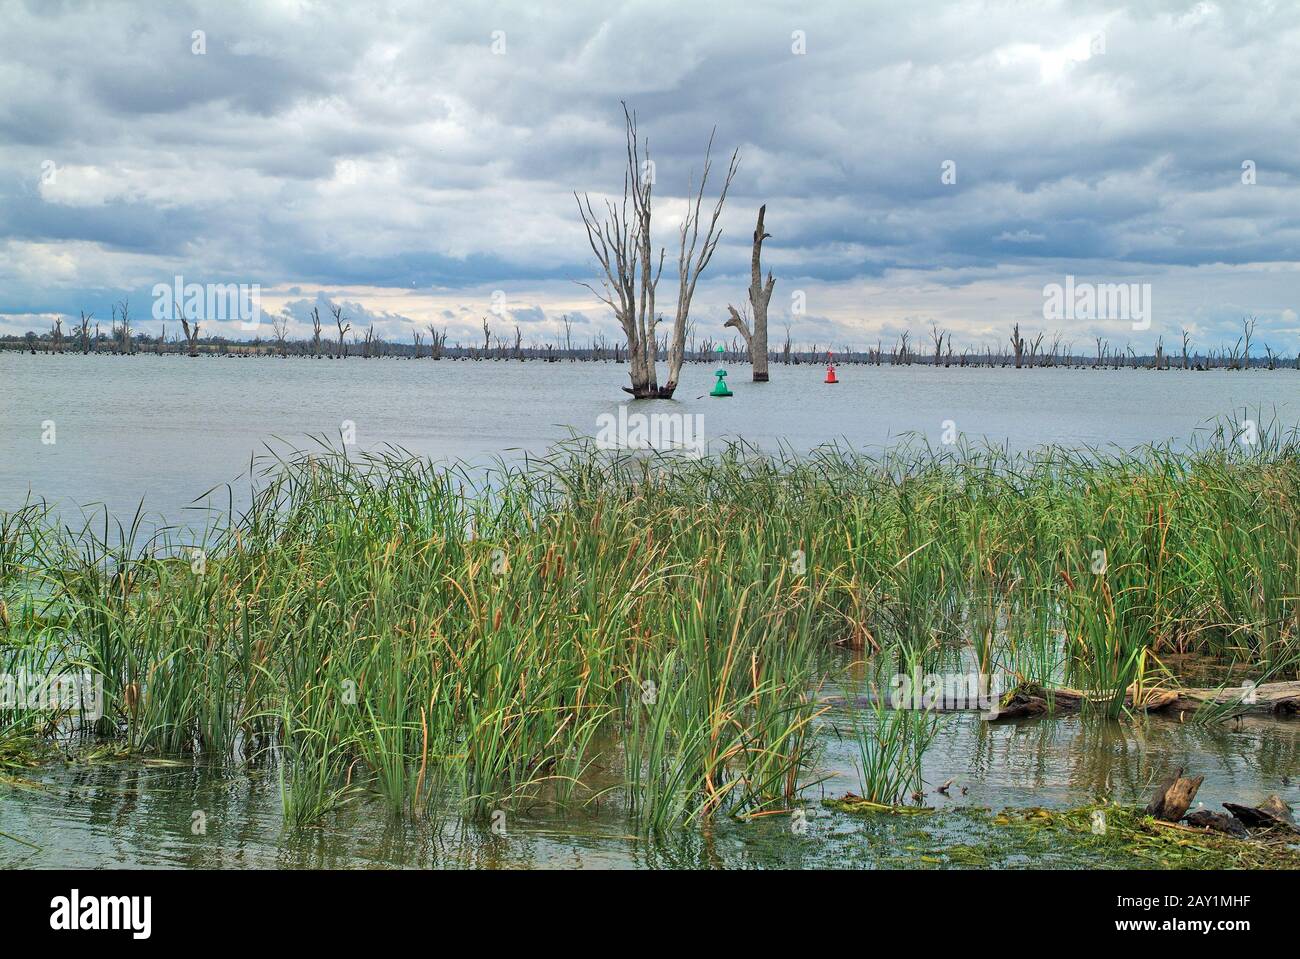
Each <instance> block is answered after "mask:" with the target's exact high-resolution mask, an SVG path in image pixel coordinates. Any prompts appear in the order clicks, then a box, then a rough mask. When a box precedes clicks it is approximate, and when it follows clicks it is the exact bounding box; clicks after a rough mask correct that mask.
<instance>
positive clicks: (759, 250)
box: [726, 204, 788, 383]
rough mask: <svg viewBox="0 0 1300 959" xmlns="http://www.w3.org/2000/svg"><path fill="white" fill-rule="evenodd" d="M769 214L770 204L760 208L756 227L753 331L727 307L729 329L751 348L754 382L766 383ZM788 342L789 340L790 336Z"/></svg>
mask: <svg viewBox="0 0 1300 959" xmlns="http://www.w3.org/2000/svg"><path fill="white" fill-rule="evenodd" d="M766 213H767V204H763V206H760V207H759V208H758V225H757V226H756V227H754V253H753V256H752V257H750V261H749V305H750V307H751V308H752V309H753V311H754V329H753V332H750V329H749V325H748V324H747V323H746V322H745V318H744V317H743V316H741V314H739V313H737V312H736V308H735V307H734V306H731V305H728V306H727V310H728V311H729V312H730V313H731V319H729V320H727V323H726V325H727V326H734V327H735V328H736V329H737V330H738V331H739V332H740V335H741V337H743V338H744V340H745V346H746V347H747V348H748V349H749V362H750V363H752V364H753V366H754V382H755V383H766V382H767V304H768V302H769V301H770V300H771V299H772V287H773V286H774V285H775V284H776V280H774V279H772V271H771V270H768V271H767V283H766V284H765V283H764V282H763V265H762V262H761V257H762V255H763V241H764V240H765V239H767V238H768V237H769V236H771V235H772V234H770V233H764V232H763V216H764V214H766ZM787 339H788V337H787Z"/></svg>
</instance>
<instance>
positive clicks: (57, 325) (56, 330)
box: [50, 316, 63, 353]
mask: <svg viewBox="0 0 1300 959" xmlns="http://www.w3.org/2000/svg"><path fill="white" fill-rule="evenodd" d="M50 335H51V336H52V338H53V339H54V352H55V353H62V352H63V318H62V317H58V316H56V317H55V318H54V326H53V327H51V328H50Z"/></svg>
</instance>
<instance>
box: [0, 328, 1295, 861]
mask: <svg viewBox="0 0 1300 959" xmlns="http://www.w3.org/2000/svg"><path fill="white" fill-rule="evenodd" d="M710 370H711V367H706V366H688V367H687V369H686V371H685V373H684V384H683V386H682V388H681V390H680V392H679V396H680V400H679V401H676V402H671V403H670V402H658V401H656V402H653V403H641V404H638V405H637V406H636V409H637V410H639V411H641V410H644V411H655V410H664V411H674V412H684V413H691V414H695V413H698V414H700V415H702V416H703V418H704V419H703V428H704V433H705V436H706V437H707V438H708V439H710V440H712V441H717V440H720V439H723V438H727V437H743V438H744V439H745V440H747V441H749V442H751V443H756V444H759V445H762V446H765V447H773V446H776V445H777V444H780V443H784V444H788V445H789V446H790V447H792V448H793V449H795V450H806V449H808V448H810V447H812V446H815V445H817V444H820V443H823V442H827V441H832V440H836V439H842V440H845V441H847V442H848V443H850V444H851V445H854V446H857V447H879V446H883V445H885V444H888V443H890V442H891V441H892V440H896V439H897V438H899V437H900V436H902V435H903V434H907V433H917V434H920V435H921V436H923V437H924V438H926V439H928V440H929V441H930V442H931V443H934V444H936V445H938V444H939V443H940V442H941V434H942V431H943V429H944V427H945V422H944V421H945V420H951V421H953V424H954V426H955V428H956V429H957V430H959V431H960V432H962V433H963V434H965V436H966V437H967V438H968V439H971V440H975V439H979V438H986V439H988V440H990V441H993V442H996V443H999V444H1006V445H1008V446H1009V447H1011V448H1012V449H1027V448H1030V447H1034V446H1038V445H1041V444H1045V443H1053V444H1060V445H1064V446H1071V447H1080V446H1104V445H1115V446H1119V447H1124V448H1128V447H1132V446H1135V445H1138V444H1142V443H1147V442H1160V441H1166V440H1170V441H1174V442H1175V443H1185V442H1187V441H1188V440H1189V439H1190V438H1192V437H1193V436H1194V434H1195V431H1196V430H1197V429H1198V428H1201V427H1204V426H1205V425H1206V424H1207V423H1209V422H1210V421H1213V420H1215V419H1217V418H1221V417H1226V416H1232V415H1234V414H1235V415H1237V416H1241V415H1243V411H1246V415H1251V416H1259V417H1260V419H1261V421H1264V422H1267V421H1268V420H1269V419H1271V418H1276V420H1277V421H1278V422H1279V423H1280V424H1281V425H1283V426H1286V427H1292V426H1295V425H1297V424H1298V423H1300V390H1298V389H1297V386H1300V374H1297V373H1296V372H1295V371H1290V370H1288V371H1278V372H1274V373H1267V372H1262V371H1255V372H1252V373H1249V374H1234V373H1226V372H1212V373H1203V374H1184V373H1180V372H1162V373H1158V374H1157V373H1151V372H1147V371H1129V370H1125V371H1118V372H1117V371H1091V370H1064V369H1055V370H1033V371H1015V370H1003V369H992V370H989V369H966V370H962V369H959V368H952V369H930V368H928V367H900V368H891V367H880V368H872V367H857V366H850V367H842V368H841V370H840V379H841V382H840V384H839V385H837V386H826V385H824V384H822V383H821V377H822V371H821V370H820V369H819V368H814V367H806V366H805V367H793V368H785V367H778V368H776V369H775V370H774V372H773V377H774V382H772V383H769V384H766V385H755V384H751V383H748V382H747V381H746V374H745V371H744V370H743V369H736V370H733V371H732V375H731V376H730V377H729V379H730V380H731V386H732V389H733V390H734V391H735V394H736V395H735V396H734V397H733V398H731V399H729V400H726V401H718V400H712V399H708V398H703V397H702V394H704V393H706V392H707V390H708V389H709V386H710V385H711V383H712V375H711V372H710ZM625 371H626V368H625V367H621V366H618V365H615V364H612V363H599V364H592V363H585V364H584V363H577V364H568V363H561V364H553V365H548V364H543V363H537V362H533V363H524V364H520V363H511V362H484V363H470V362H451V361H442V362H439V363H434V362H432V361H429V360H424V361H420V362H414V361H402V360H372V361H363V360H360V359H352V360H349V361H346V362H338V361H324V360H322V361H315V362H312V361H303V360H288V361H279V360H274V359H257V360H234V359H227V360H223V359H215V358H213V359H197V360H190V359H188V358H184V357H174V356H169V357H157V356H149V355H145V356H138V357H133V358H130V359H127V358H115V357H109V356H98V357H83V356H73V355H69V356H62V357H52V356H36V357H31V356H22V355H18V354H12V353H3V354H0V509H4V508H12V507H14V506H16V505H18V504H20V503H21V502H22V501H23V499H24V498H25V497H26V496H28V495H29V493H32V494H35V495H38V496H44V497H47V498H50V499H52V500H55V501H57V502H59V503H61V504H64V505H65V506H66V505H68V504H76V505H78V506H86V505H89V504H93V503H103V504H106V505H107V506H108V507H109V508H110V509H111V510H112V511H113V512H115V513H117V514H119V515H123V514H126V515H128V516H129V514H130V513H131V512H133V511H134V509H135V507H136V505H137V503H138V502H139V501H140V499H141V497H143V498H144V504H145V507H146V508H147V509H148V510H151V511H153V512H154V513H155V514H158V515H161V516H163V517H165V518H166V519H167V520H168V521H171V522H178V521H182V520H183V519H185V517H186V513H185V507H186V505H187V504H189V503H190V502H191V501H192V500H193V499H194V497H195V496H196V495H197V494H200V493H202V492H203V491H204V490H207V489H209V488H211V487H214V486H217V485H219V484H221V483H224V482H230V481H236V480H238V478H239V477H240V476H241V475H242V474H244V473H246V471H247V469H248V463H249V458H250V457H251V456H253V455H256V454H257V453H259V452H263V451H264V450H265V446H264V444H267V443H271V444H272V445H276V446H277V448H281V449H283V448H285V446H288V445H297V446H301V445H303V443H304V442H305V440H306V438H307V437H308V436H309V435H312V434H316V435H320V434H327V435H334V436H337V434H338V431H339V429H340V425H341V423H342V422H343V421H344V420H351V421H353V422H354V423H355V424H356V431H357V446H358V448H360V449H377V448H380V447H382V446H384V445H385V444H392V445H395V446H400V447H403V448H405V449H408V450H410V451H411V452H414V453H419V454H423V455H427V456H431V457H434V458H438V459H446V460H450V459H469V460H477V461H483V460H485V459H488V458H490V457H493V456H497V455H501V454H505V455H516V453H517V451H518V450H529V451H532V452H537V453H541V452H545V450H546V449H547V448H549V447H550V446H551V445H552V444H553V443H555V442H556V441H559V440H562V439H564V438H566V437H567V436H568V435H570V433H571V432H573V431H576V432H578V433H580V434H587V435H589V434H593V433H594V432H596V430H597V428H598V422H597V417H598V416H599V415H600V414H602V413H609V412H614V411H616V410H617V409H618V407H619V406H620V405H621V404H623V403H624V402H625V398H624V395H623V394H622V393H621V392H620V389H619V388H620V387H621V386H622V385H623V384H624V383H625V382H626V372H625ZM49 420H52V421H53V422H54V425H55V428H56V431H57V432H56V442H54V443H53V444H46V443H42V442H41V437H42V430H43V429H44V428H45V424H46V421H49ZM276 437H278V438H279V440H280V441H282V442H281V443H278V444H277V441H276V439H275V438H276ZM191 521H193V520H191ZM847 716H848V714H847V712H846V711H845V708H843V707H837V708H836V709H834V710H832V711H830V712H829V713H828V714H827V715H826V716H825V718H824V721H823V722H822V727H821V728H822V735H823V737H824V744H825V750H824V755H823V759H822V768H821V769H820V770H819V771H818V772H817V773H816V774H814V775H813V776H812V777H810V778H811V779H819V778H823V777H824V781H822V782H821V783H820V784H819V785H817V786H815V787H812V788H811V789H810V790H809V791H808V795H807V796H806V797H805V798H806V801H807V803H808V810H809V813H810V818H809V820H808V829H807V832H806V834H805V835H796V834H794V833H792V831H791V828H790V826H791V820H790V819H789V818H788V817H786V816H771V817H765V818H761V819H757V820H754V821H751V822H733V821H725V820H724V821H721V822H719V823H717V824H716V825H715V826H713V827H711V828H709V829H707V830H703V829H690V830H680V831H676V832H674V833H673V834H671V835H670V836H667V837H664V838H662V839H658V840H654V841H649V840H646V839H643V838H638V837H636V836H635V835H633V832H632V830H631V829H630V827H629V825H628V823H627V820H626V817H625V815H624V814H623V811H622V810H621V808H620V807H619V805H618V804H617V802H616V801H606V802H604V803H603V804H602V805H601V806H599V807H594V808H584V809H581V810H579V811H576V812H574V811H562V810H556V809H551V808H546V807H535V808H527V809H517V810H512V811H510V813H509V816H508V820H507V834H506V835H505V836H504V837H503V836H499V835H494V834H493V833H492V832H491V831H490V830H489V829H488V828H487V824H481V823H466V822H462V821H460V820H458V819H455V818H452V819H450V820H449V821H447V822H444V823H439V824H437V825H433V824H430V823H428V822H409V821H408V822H399V821H395V820H394V819H393V817H392V816H391V815H390V814H389V813H388V812H387V811H386V809H385V808H384V807H383V806H382V805H381V804H380V803H378V802H375V801H358V802H354V803H352V804H350V805H349V806H347V807H345V808H344V809H342V810H340V811H338V812H337V813H335V814H332V815H331V816H329V817H327V819H326V820H325V822H324V823H323V824H322V825H321V826H320V827H319V828H313V829H309V830H306V831H304V832H301V833H298V834H292V835H291V834H288V833H286V831H285V830H284V828H283V824H282V818H281V812H280V800H279V784H278V779H277V775H276V772H275V770H274V768H265V767H263V768H250V767H242V766H241V767H230V768H223V767H215V766H205V765H195V764H192V763H189V762H186V763H183V764H180V765H155V764H147V763H141V762H138V761H134V762H115V763H99V764H93V765H79V764H69V765H63V764H57V765H52V766H46V767H42V768H40V769H36V770H30V771H28V772H27V773H25V774H24V775H23V776H22V777H21V778H23V779H25V780H28V781H29V785H28V786H20V785H6V784H3V783H0V832H3V833H8V834H9V835H10V836H11V837H16V838H17V839H21V840H25V841H26V842H29V843H33V844H34V845H35V846H37V847H39V848H35V849H34V848H31V847H29V846H26V845H22V844H21V843H19V842H16V841H14V839H8V838H4V837H3V836H0V867H14V866H27V867H54V866H80V867H99V866H175V867H180V866H225V867H255V866H263V867H266V866H283V867H341V866H383V867H428V866H465V867H507V866H546V867H554V868H585V867H594V866H605V867H644V866H660V867H672V866H728V867H756V866H757V867H763V866H793V867H798V866H836V867H852V868H866V867H872V866H898V865H927V866H928V865H944V864H945V860H944V858H943V855H944V854H943V852H942V849H943V848H944V847H950V846H953V845H957V844H975V843H987V844H988V845H989V846H990V847H992V848H993V849H994V850H999V849H1001V847H1002V846H1003V845H1005V841H1004V838H1003V837H1000V836H998V835H997V834H996V833H993V832H990V828H991V827H990V826H989V824H988V822H987V819H986V818H983V817H981V816H979V815H978V814H976V813H974V812H973V810H976V809H983V808H987V809H1000V808H1002V807H1005V806H1017V807H1024V806H1033V805H1043V806H1049V807H1050V806H1055V807H1068V806H1074V805H1078V804H1081V803H1087V802H1091V801H1094V800H1097V799H1102V798H1108V799H1113V800H1117V801H1123V802H1131V801H1136V800H1139V799H1143V798H1145V794H1146V792H1147V791H1149V789H1150V787H1151V784H1152V783H1153V782H1155V781H1157V780H1158V779H1160V778H1161V777H1162V776H1163V775H1164V774H1166V773H1167V772H1168V771H1170V770H1172V769H1173V768H1175V767H1179V766H1181V767H1184V768H1186V769H1187V770H1189V771H1190V772H1191V773H1193V774H1197V775H1204V776H1205V783H1204V785H1203V786H1202V788H1201V792H1200V795H1199V797H1198V798H1199V799H1200V800H1201V801H1203V802H1204V803H1205V805H1206V806H1207V807H1210V808H1218V807H1219V803H1221V802H1223V801H1224V800H1229V801H1235V802H1246V803H1252V804H1253V803H1256V802H1259V801H1260V800H1262V799H1264V798H1265V797H1266V796H1267V795H1269V794H1270V793H1278V794H1280V795H1282V796H1283V798H1284V799H1288V800H1290V801H1291V802H1292V803H1296V802H1297V801H1300V789H1298V788H1297V786H1296V785H1294V784H1292V785H1287V784H1285V783H1283V781H1282V780H1283V777H1287V776H1289V777H1290V778H1291V779H1292V780H1297V781H1300V723H1297V722H1273V721H1254V722H1244V723H1241V724H1228V725H1220V726H1216V727H1214V728H1209V729H1201V728H1197V727H1193V726H1190V725H1184V724H1179V723H1177V722H1176V721H1172V720H1169V719H1164V718H1149V719H1139V720H1137V721H1125V722H1118V723H1112V722H1105V721H1098V720H1085V719H1083V718H1081V717H1078V716H1075V717H1066V718H1061V719H1043V720H1033V721H1025V722H1018V723H998V724H988V723H985V722H983V721H982V720H981V719H980V718H979V716H978V715H977V714H974V713H967V714H955V715H949V716H946V717H945V719H944V722H945V727H944V729H943V731H942V732H941V733H940V735H939V736H938V737H937V739H936V740H935V742H934V744H933V746H932V747H931V748H930V751H929V752H928V753H927V755H926V762H925V779H926V781H927V783H928V784H929V785H928V791H929V794H928V795H927V797H926V800H925V801H926V802H927V803H928V804H931V805H934V806H935V807H936V808H937V809H938V810H939V812H938V813H937V814H936V815H935V816H933V817H924V818H925V825H924V829H922V828H921V827H920V826H918V818H917V817H906V818H890V817H885V818H872V819H862V818H859V817H854V816H848V815H844V814H840V813H834V812H830V811H827V810H824V809H822V807H821V806H820V804H819V802H818V800H820V799H821V798H823V797H838V796H841V795H843V794H844V792H846V791H848V790H856V789H857V788H858V784H857V779H856V774H855V773H854V771H853V768H852V760H853V755H854V749H855V747H854V746H853V745H852V743H851V741H849V740H848V739H842V738H841V737H840V736H839V729H840V728H841V727H847ZM949 779H954V780H956V783H955V785H954V786H953V787H952V788H951V789H950V791H949V795H948V796H944V795H941V794H938V793H936V792H934V789H935V786H936V785H937V784H940V783H943V782H945V781H947V780H949ZM962 787H965V789H966V792H965V794H963V793H962V792H961V789H962ZM195 811H202V812H203V813H204V815H205V817H206V824H207V829H206V833H204V834H198V835H196V834H194V832H193V831H192V821H193V820H192V817H193V814H194V812H195ZM990 855H998V856H1001V859H999V860H998V862H999V864H1004V865H1015V864H1036V865H1058V866H1098V865H1115V864H1116V863H1114V862H1109V861H1097V860H1096V859H1095V858H1089V855H1090V854H1088V853H1086V851H1080V850H1078V849H1073V848H1068V847H1063V846H1060V845H1059V844H1055V845H1054V844H1050V843H1048V844H1044V845H1041V846H1039V847H1037V848H1033V849H1025V848H1014V849H1013V848H1009V847H1008V848H1006V849H1005V850H1003V851H1001V852H995V853H991V854H990ZM922 857H925V858H922ZM936 857H937V858H938V862H931V860H932V859H934V858H936Z"/></svg>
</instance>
